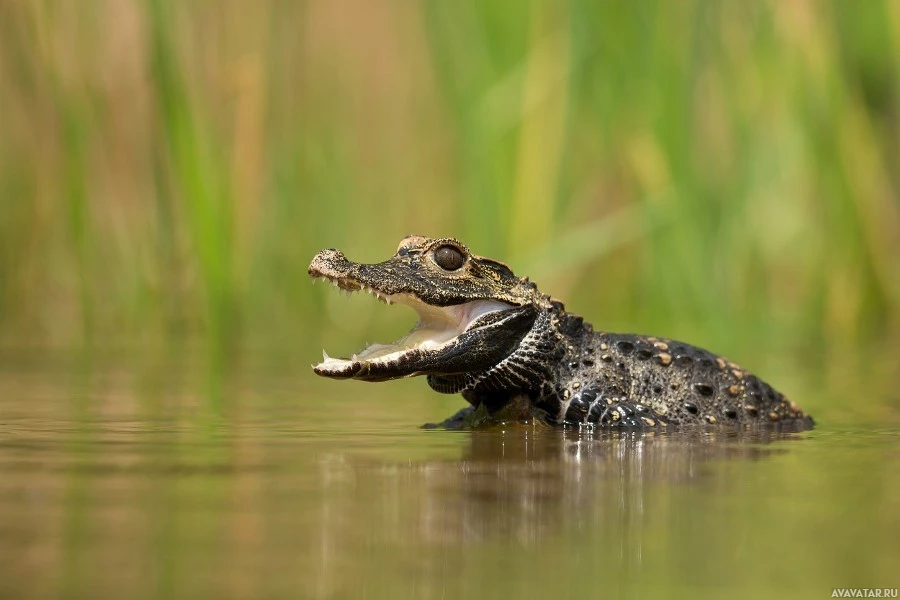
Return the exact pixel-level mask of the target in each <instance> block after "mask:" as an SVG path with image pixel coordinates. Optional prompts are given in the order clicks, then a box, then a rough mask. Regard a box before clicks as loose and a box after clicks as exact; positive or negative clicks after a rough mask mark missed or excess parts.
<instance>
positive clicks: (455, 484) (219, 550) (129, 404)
mask: <svg viewBox="0 0 900 600" xmlns="http://www.w3.org/2000/svg"><path fill="white" fill-rule="evenodd" d="M248 371H249V372H251V373H252V372H253V370H252V369H249V370H247V369H245V370H243V371H242V372H243V373H244V374H243V375H241V376H240V377H234V378H232V379H233V380H229V381H225V382H219V383H218V384H216V383H215V382H210V381H208V378H206V377H204V376H196V374H195V373H194V372H193V370H192V369H191V367H186V366H183V365H182V366H180V367H172V366H171V363H169V362H165V361H163V362H160V363H158V364H153V365H151V366H150V367H147V366H143V367H141V368H135V367H133V366H127V367H126V366H122V365H121V364H115V363H110V362H107V361H96V360H92V361H88V362H87V363H85V362H84V361H79V360H75V361H73V360H71V359H70V358H59V357H56V358H54V357H53V356H52V355H45V354H40V353H35V354H32V355H27V354H22V353H17V354H15V355H9V354H7V355H4V360H3V361H2V362H0V399H2V408H3V414H2V417H0V598H20V597H84V598H88V597H89V598H121V597H130V598H204V597H208V598H251V597H252V598H284V597H298V598H307V597H308V598H399V597H409V598H461V597H483V598H547V597H591V598H600V597H647V596H655V595H659V596H678V597H710V598H715V597H722V595H723V594H724V593H725V592H728V594H729V595H730V596H731V597H747V598H751V597H752V598H760V597H767V596H771V595H775V596H779V597H808V598H827V597H830V596H831V593H832V589H833V588H845V587H865V588H875V587H880V588H896V587H898V586H900V570H898V569H897V565H900V543H898V539H900V500H898V499H900V443H898V442H900V433H898V429H897V427H896V426H895V423H896V421H892V420H891V419H884V418H879V419H878V420H875V419H868V420H866V419H856V420H855V421H853V422H852V423H848V422H846V420H842V421H840V422H838V423H835V422H833V420H829V419H826V420H825V421H823V419H822V417H821V416H820V415H817V416H819V426H818V427H817V428H816V429H815V430H813V431H809V432H802V433H782V434H779V433H774V432H770V433H744V434H734V433H732V434H725V433H716V432H706V433H698V432H695V433H692V434H667V435H659V434H656V435H652V434H647V435H641V434H633V433H632V434H629V433H626V434H602V433H593V434H591V433H589V432H575V431H560V430H554V429H544V428H534V427H511V428H508V429H505V430H497V431H490V432H446V431H433V430H423V429H420V428H418V427H417V426H418V425H419V424H421V423H423V422H426V421H434V420H438V419H440V418H442V417H444V416H447V415H448V414H450V413H452V412H453V411H454V410H455V409H457V408H459V406H460V400H459V399H458V398H456V397H447V396H439V395H436V394H434V393H432V392H431V391H430V390H428V389H427V386H426V385H425V384H424V382H422V381H409V382H395V383H392V384H385V385H368V384H359V383H355V382H343V383H338V382H327V381H315V380H313V379H312V378H310V377H309V375H308V372H307V371H306V369H305V368H301V369H298V370H297V372H294V370H293V369H285V370H284V372H283V373H282V374H281V375H272V374H271V372H270V371H269V372H266V373H265V374H256V375H248V374H247V372H248ZM217 395H220V396H221V397H218V396H217ZM213 396H216V399H215V401H214V402H213V401H211V398H212V397H213ZM803 404H804V405H807V406H809V404H810V403H809V402H804V403H803ZM888 414H889V413H888Z"/></svg>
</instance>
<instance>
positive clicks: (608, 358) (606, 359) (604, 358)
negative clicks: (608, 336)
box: [600, 354, 612, 362]
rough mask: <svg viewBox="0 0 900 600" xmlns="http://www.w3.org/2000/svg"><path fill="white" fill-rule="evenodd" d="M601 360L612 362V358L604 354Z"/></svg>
mask: <svg viewBox="0 0 900 600" xmlns="http://www.w3.org/2000/svg"><path fill="white" fill-rule="evenodd" d="M600 360H602V361H603V362H612V356H610V355H609V354H603V355H601V356H600Z"/></svg>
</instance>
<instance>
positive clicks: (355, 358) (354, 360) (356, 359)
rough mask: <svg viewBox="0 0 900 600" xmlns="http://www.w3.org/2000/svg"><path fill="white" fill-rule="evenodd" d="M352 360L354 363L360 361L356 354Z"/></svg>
mask: <svg viewBox="0 0 900 600" xmlns="http://www.w3.org/2000/svg"><path fill="white" fill-rule="evenodd" d="M350 360H351V361H353V362H356V361H358V360H359V359H358V358H357V357H356V355H355V354H354V355H352V356H351V357H350Z"/></svg>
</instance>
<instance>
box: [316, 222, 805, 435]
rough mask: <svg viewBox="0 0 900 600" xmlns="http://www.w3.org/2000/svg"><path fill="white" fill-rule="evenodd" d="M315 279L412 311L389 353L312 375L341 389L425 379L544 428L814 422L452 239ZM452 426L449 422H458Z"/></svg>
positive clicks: (720, 362) (336, 363)
mask: <svg viewBox="0 0 900 600" xmlns="http://www.w3.org/2000/svg"><path fill="white" fill-rule="evenodd" d="M309 274H310V276H311V277H313V278H314V279H319V278H321V279H325V280H327V281H330V282H331V283H332V284H333V285H335V286H337V287H339V288H341V289H343V290H345V291H347V292H356V291H364V292H368V293H370V294H372V295H374V296H375V297H377V298H378V299H379V300H381V301H383V302H386V303H388V304H392V303H398V304H405V305H408V306H411V307H412V308H414V309H415V310H416V312H418V313H419V322H418V323H417V324H416V326H415V327H414V328H413V330H412V331H411V332H410V333H409V334H408V335H406V336H405V337H403V338H401V339H400V340H397V341H396V342H394V343H393V344H375V345H372V346H370V347H368V348H366V349H365V350H363V351H361V352H360V353H359V354H354V355H353V356H351V357H350V358H346V359H342V358H331V357H329V356H328V355H327V354H324V353H323V354H324V359H323V362H322V363H320V364H318V365H316V366H315V367H314V370H315V372H316V373H317V374H318V375H322V376H324V377H331V378H336V379H358V380H363V381H385V380H389V379H398V378H401V377H412V376H415V375H426V376H427V378H428V384H429V385H430V386H431V387H432V388H433V389H434V390H436V391H438V392H442V393H459V392H461V393H462V395H463V397H464V398H465V399H466V400H467V401H468V402H469V403H470V404H471V407H470V409H469V410H470V411H473V410H475V409H479V413H482V414H483V413H487V414H488V415H497V414H510V411H511V407H514V408H515V410H512V414H518V415H519V417H520V418H521V417H522V415H526V416H527V417H528V418H533V419H536V420H540V421H543V422H547V423H553V424H563V425H580V426H583V425H588V424H590V425H593V426H601V427H616V428H622V427H624V428H634V429H666V428H671V427H672V426H682V425H707V426H708V425H721V424H733V425H740V426H743V425H747V424H765V425H777V426H778V427H791V428H795V429H805V428H808V427H811V426H812V424H813V421H812V419H811V418H810V417H809V416H808V415H807V414H806V413H804V412H803V411H802V410H801V409H800V408H799V407H798V406H797V405H796V404H794V403H793V402H790V401H789V400H787V399H786V398H785V397H784V396H783V395H782V394H780V393H779V392H777V391H775V390H774V389H773V388H772V387H771V386H769V385H768V384H767V383H765V382H763V381H762V380H760V379H759V378H757V377H756V376H754V375H752V374H751V373H749V372H747V371H746V370H744V369H742V368H741V367H739V366H738V365H736V364H734V363H732V362H730V361H729V360H727V359H725V358H723V357H721V356H718V355H716V354H712V353H710V352H707V351H706V350H702V349H700V348H697V347H695V346H691V345H689V344H685V343H682V342H677V341H672V340H668V339H663V338H656V337H647V336H641V335H632V334H616V333H605V332H598V331H594V329H593V327H592V326H591V325H590V324H589V323H586V322H585V321H584V320H583V319H582V318H581V317H579V316H576V315H573V314H570V313H568V312H566V310H565V307H564V306H563V304H562V303H561V302H559V301H557V300H554V299H552V298H550V297H549V296H547V295H544V294H542V293H540V292H539V291H538V289H537V286H536V285H535V284H534V283H532V282H530V281H529V280H528V279H527V278H525V277H523V278H520V277H517V276H516V275H515V274H514V273H513V272H512V270H510V268H509V267H507V266H506V265H504V264H503V263H500V262H497V261H495V260H491V259H488V258H484V257H481V256H477V255H474V254H472V253H471V252H470V251H469V250H468V248H466V247H465V246H464V245H463V244H461V243H460V242H458V241H456V240H454V239H451V238H441V239H431V238H425V237H421V236H409V237H407V238H405V239H403V240H402V241H401V242H400V246H399V248H398V249H397V252H396V254H395V255H394V256H393V257H391V258H390V259H388V260H387V261H385V262H382V263H378V264H360V263H354V262H352V261H350V260H348V259H347V258H346V257H345V256H344V255H343V254H342V253H341V252H340V251H338V250H334V249H329V250H323V251H321V252H319V253H318V254H317V255H316V256H315V258H314V259H313V261H312V263H311V264H310V266H309ZM460 421H461V420H460V419H457V420H456V421H453V420H448V423H459V422H460Z"/></svg>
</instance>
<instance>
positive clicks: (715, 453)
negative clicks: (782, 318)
mask: <svg viewBox="0 0 900 600" xmlns="http://www.w3.org/2000/svg"><path fill="white" fill-rule="evenodd" d="M459 435H466V436H469V437H470V440H469V443H468V447H467V448H466V449H465V451H464V453H463V456H462V457H461V459H459V460H432V461H426V462H423V463H397V464H391V463H387V464H380V465H379V464H372V463H371V462H369V461H366V460H365V459H360V460H353V458H350V457H347V456H345V455H344V456H341V457H340V459H338V458H337V457H334V456H332V457H330V458H326V459H325V460H323V461H322V462H321V476H322V479H323V481H324V483H325V488H326V490H328V493H327V494H326V497H327V502H326V503H325V505H324V506H323V507H322V516H323V520H327V518H328V515H330V514H332V513H333V512H334V511H335V502H336V501H337V502H339V503H340V502H342V501H343V502H347V503H349V504H355V503H357V502H358V494H359V487H360V485H366V484H367V483H369V484H374V485H377V486H379V487H382V488H384V490H394V493H384V494H374V495H373V499H374V501H375V505H374V506H370V507H367V510H373V511H374V512H376V513H383V514H390V515H395V518H394V519H393V520H391V521H390V522H388V523H385V526H386V527H387V528H388V529H389V530H394V531H396V530H397V529H398V528H400V529H402V530H403V531H404V532H405V533H403V535H404V536H420V537H422V538H423V540H426V541H430V542H434V541H438V542H467V541H468V542H470V541H475V540H485V539H490V538H493V537H503V536H511V537H513V538H515V540H517V541H518V542H520V543H537V542H539V541H540V538H541V536H542V535H543V534H545V533H548V532H551V531H553V530H556V529H559V528H560V526H561V525H562V524H563V523H574V524H577V525H578V526H580V527H593V526H595V525H596V524H597V523H592V520H596V521H598V522H606V523H609V522H613V521H618V522H623V523H631V522H633V523H639V522H640V520H641V513H642V511H643V507H644V498H643V496H644V493H645V487H646V486H648V485H652V486H658V485H659V484H689V483H692V482H695V481H697V480H698V479H702V477H703V475H704V472H705V471H704V469H705V466H706V464H707V463H709V462H710V461H723V460H757V459H760V458H763V457H766V456H771V455H772V454H774V453H779V452H784V451H785V450H783V449H782V448H780V447H778V446H769V445H768V444H769V443H770V442H773V441H780V440H797V439H800V438H799V437H798V434H797V433H795V432H785V431H744V432H734V431H732V432H708V431H694V432H682V433H671V432H670V433H655V432H648V433H643V432H596V433H591V432H579V431H573V430H568V431H560V430H552V429H531V428H524V427H523V428H517V429H513V430H510V431H483V432H478V431H476V432H470V433H462V434H459ZM376 481H377V483H375V482H376ZM410 490H416V491H417V493H416V494H414V495H415V497H416V498H415V501H414V502H413V503H412V504H410V498H409V497H407V495H408V494H409V495H412V492H410ZM342 497H343V498H342ZM346 510H348V511H349V510H350V507H349V506H348V507H346ZM338 512H342V511H338ZM329 531H330V532H331V535H333V536H336V537H340V536H341V535H342V534H341V533H340V532H339V529H330V528H326V535H329V533H327V532H329ZM335 543H338V542H337V540H332V541H331V542H330V543H328V544H327V545H328V546H332V545H334V544H335Z"/></svg>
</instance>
